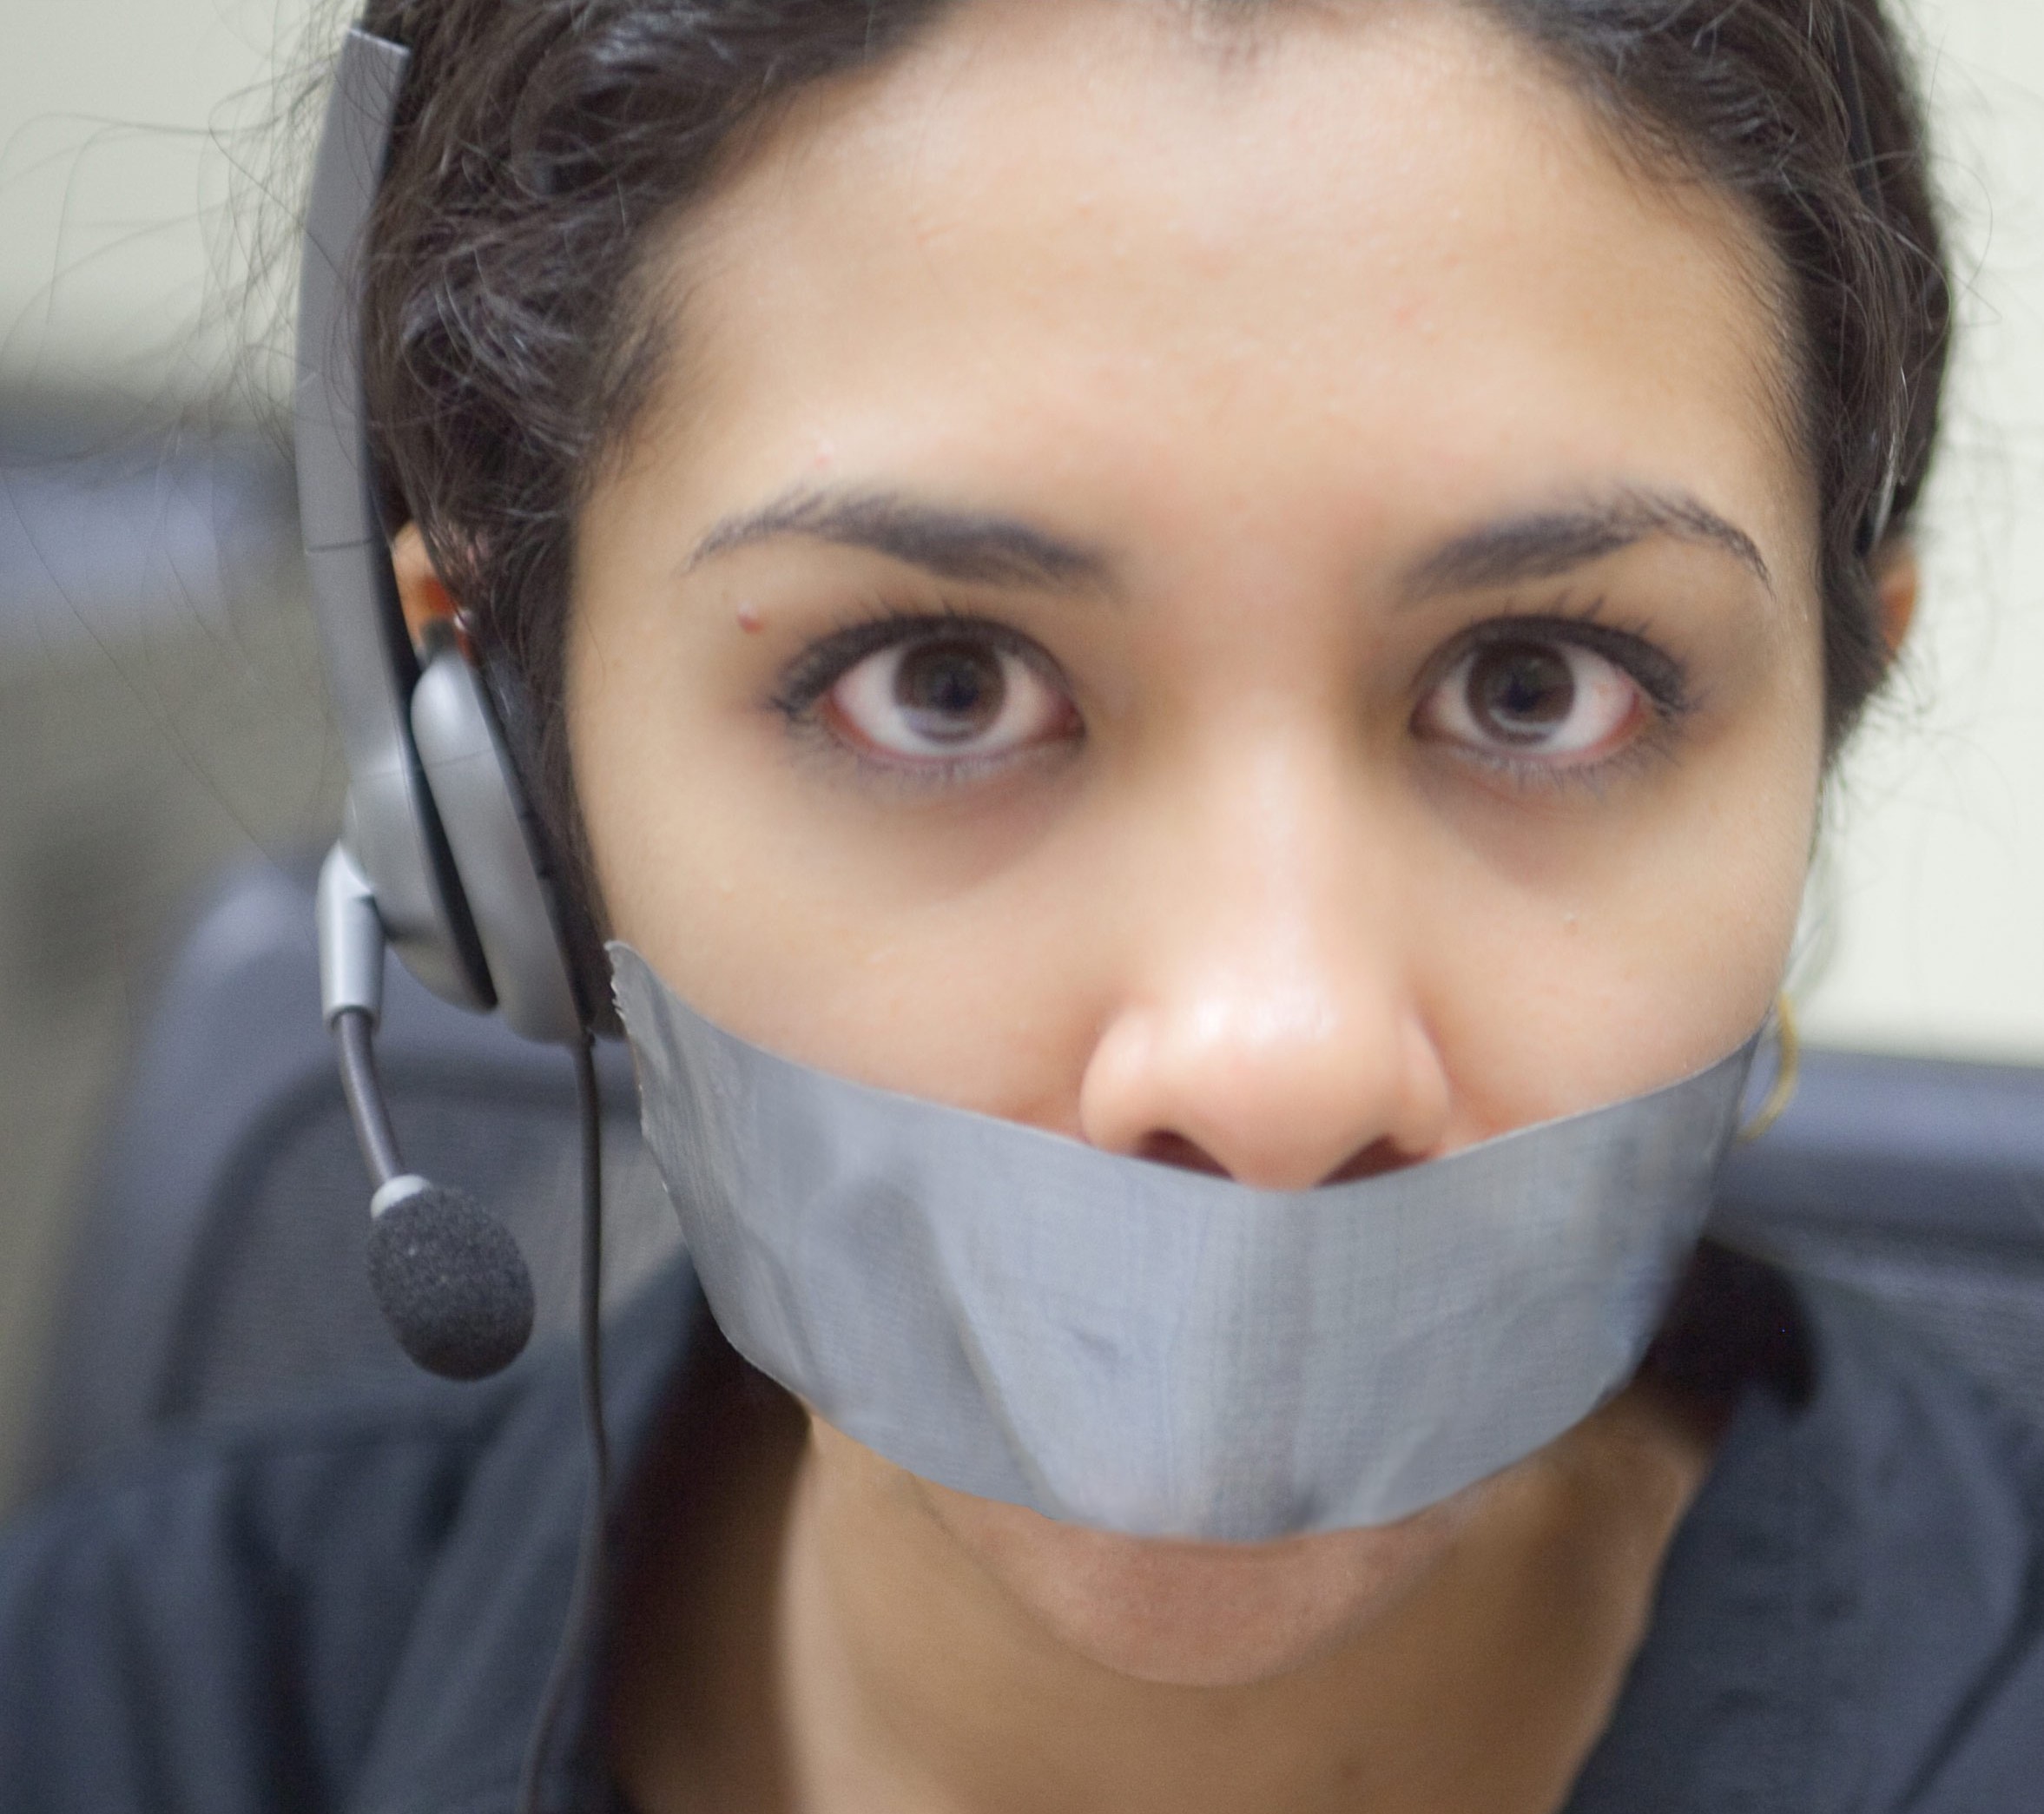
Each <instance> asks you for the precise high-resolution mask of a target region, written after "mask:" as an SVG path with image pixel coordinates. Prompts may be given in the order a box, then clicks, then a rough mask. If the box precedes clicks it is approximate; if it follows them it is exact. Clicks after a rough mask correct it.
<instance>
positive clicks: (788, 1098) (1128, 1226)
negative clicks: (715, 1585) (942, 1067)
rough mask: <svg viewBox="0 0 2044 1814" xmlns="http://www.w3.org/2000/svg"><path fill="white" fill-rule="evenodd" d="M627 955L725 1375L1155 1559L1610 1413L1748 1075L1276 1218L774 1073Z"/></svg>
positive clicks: (1250, 1206) (1540, 1440) (1343, 1187)
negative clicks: (1140, 1543) (1148, 1545)
mask: <svg viewBox="0 0 2044 1814" xmlns="http://www.w3.org/2000/svg"><path fill="white" fill-rule="evenodd" d="M610 950H611V957H612V960H613V962H614V965H615V968H616V993H617V1002H618V1006H619V1008H620V1010H621V1012H622V1013H623V1019H624V1024H625V1027H626V1030H627V1032H628V1033H629V1035H630V1040H631V1044H632V1049H633V1052H634V1054H635V1057H636V1063H637V1066H638V1074H639V1088H640V1097H641V1108H642V1113H643V1119H644V1124H645V1131H646V1136H647V1140H648V1143H649V1145H650V1146H651V1148H652V1151H653V1153H654V1156H655V1158H656V1160H657V1162H658V1164H659V1165H660V1168H661V1171H662V1172H663V1176H664V1177H665V1178H666V1181H667V1185H668V1189H669V1193H670V1194H671V1195H672V1196H673V1197H674V1199H675V1204H676V1209H677V1210H678V1212H679V1214H680V1216H681V1219H682V1230H683V1233H684V1236H685V1237H686V1239H687V1242H688V1244H689V1251H690V1253H691V1255H692V1257H693V1258H694V1260H695V1263H696V1267H697V1269H698V1271H699V1273H700V1276H701V1277H702V1285H703V1289H704V1291H705V1293H706V1294H707V1296H708V1297H709V1303H710V1307H711V1309H712V1310H713V1312H714V1313H715V1316H716V1318H717V1322H718V1323H719V1325H720V1326H721V1327H722V1329H723V1330H724V1333H725V1334H726V1335H727V1336H729V1339H730V1341H731V1342H732V1344H733V1345H734V1346H735V1348H736V1349H738V1350H739V1352H740V1353H742V1355H744V1356H746V1358H747V1359H748V1360H749V1361H751V1362H753V1364H754V1365H755V1366H756V1367H758V1368H759V1369H761V1370H762V1372H764V1373H766V1374H768V1375H770V1376H771V1377H773V1378H774V1379H776V1380H778V1381H779V1382H781V1384H782V1385H783V1386H785V1387H787V1388H788V1390H789V1391H791V1392H793V1393H795V1395H797V1396H798V1397H799V1398H801V1399H802V1400H803V1401H804V1402H806V1403H808V1405H810V1406H811V1407H812V1408H814V1410H815V1411H816V1412H817V1413H818V1415H821V1416H822V1417H823V1418H825V1419H826V1420H827V1422H830V1423H832V1424H834V1425H835V1426H836V1427H837V1428H840V1429H841V1430H843V1431H844V1432H845V1433H846V1434H847V1435H850V1436H853V1437H854V1438H856V1439H857V1440H858V1441H860V1442H862V1443H865V1444H866V1445H867V1447H868V1448H873V1449H875V1450H877V1451H878V1452H879V1453H880V1454H882V1455H884V1456H886V1457H887V1459H888V1460H890V1461H893V1462H895V1463H897V1464H898V1465H899V1466H900V1467H903V1468H907V1469H909V1470H910V1471H911V1472H913V1473H914V1474H920V1475H922V1476H924V1477H925V1478H926V1479H929V1480H933V1481H939V1482H940V1483H942V1484H943V1485H945V1486H948V1487H956V1488H957V1489H959V1491H961V1492H964V1493H969V1494H977V1495H979V1496H981V1497H985V1498H990V1499H997V1500H1006V1501H1011V1502H1012V1503H1014V1504H1017V1505H1022V1506H1028V1507H1033V1508H1034V1509H1036V1510H1037V1511H1039V1512H1042V1513H1044V1514H1047V1515H1048V1516H1050V1517H1052V1518H1058V1519H1064V1520H1071V1521H1074V1522H1077V1523H1080V1524H1085V1525H1090V1526H1093V1527H1098V1528H1102V1529H1106V1530H1113V1531H1119V1532H1123V1533H1125V1534H1130V1535H1136V1536H1159V1537H1162V1536H1170V1537H1184V1538H1197V1539H1206V1540H1230V1541H1261V1540H1269V1539H1273V1538H1277V1537H1282V1536H1287V1535H1291V1534H1298V1533H1302V1532H1309V1531H1320V1530H1329V1529H1340V1528H1346V1527H1355V1526H1361V1525H1374V1524H1384V1523H1388V1522H1390V1521H1392V1520H1396V1519H1399V1518H1401V1517H1404V1516H1405V1515H1407V1514H1409V1513H1412V1512H1414V1511H1417V1510H1419V1509H1421V1507H1426V1506H1429V1505H1433V1504H1434V1503H1437V1502H1438V1501H1441V1500H1444V1499H1447V1497H1449V1496H1450V1495H1452V1494H1454V1493H1457V1492H1459V1491H1460V1489H1461V1488H1463V1487H1467V1486H1469V1485H1471V1484H1473V1483H1474V1482H1475V1481H1479V1480H1481V1479H1483V1478H1484V1477H1486V1476H1487V1475H1488V1474H1493V1473H1495V1472H1497V1471H1498V1470H1499V1469H1500V1468H1505V1467H1507V1466H1508V1465H1510V1464H1511V1463H1512V1462H1513V1461H1518V1460H1520V1458H1521V1457H1523V1456H1525V1455H1527V1454H1531V1453H1532V1452H1533V1450H1535V1449H1537V1448H1540V1447H1541V1446H1542V1445H1543V1444H1545V1443H1546V1442H1547V1441H1551V1440H1552V1439H1553V1437H1555V1436H1557V1435H1559V1434H1560V1433H1561V1432H1562V1431H1564V1430H1566V1429H1567V1428H1569V1427H1570V1426H1571V1425H1573V1424H1574V1423H1576V1422H1578V1421H1579V1420H1580V1419H1581V1418H1583V1417H1584V1416H1586V1415H1588V1414H1589V1413H1590V1412H1591V1411H1592V1410H1593V1409H1595V1408H1596V1407H1597V1406H1598V1405H1599V1404H1600V1403H1601V1402H1604V1400H1605V1399H1606V1398H1607V1397H1608V1396H1610V1395H1611V1394H1612V1393H1613V1392H1614V1391H1616V1390H1617V1389H1619V1387H1620V1386H1621V1385H1623V1384H1624V1383H1625V1381H1626V1380H1627V1379H1628V1378H1630V1376H1631V1375H1632V1372H1633V1370H1634V1369H1636V1368H1637V1367H1638V1363H1639V1360H1640V1358H1641V1356H1642V1355H1643V1354H1644V1353H1645V1348H1646V1344H1647V1342H1649V1341H1650V1340H1651V1338H1652V1334H1653V1331H1654V1329H1655V1326H1656V1324H1657V1323H1658V1320H1659V1318H1660V1316H1661V1314H1662V1312H1663V1309H1664V1308H1665V1304H1666V1303H1667V1300H1668V1297H1669V1295H1670V1293H1671V1290H1672V1289H1673V1287H1674V1284H1675V1283H1676V1281H1677V1279H1678V1276H1679V1274H1680V1272H1681V1270H1682V1268H1683V1266H1684V1264H1685V1261H1686V1259H1687V1257H1688V1255H1689V1253H1690V1251H1691V1248H1692V1247H1693V1246H1694V1244H1695V1242H1696V1240H1697V1237H1698V1233H1699V1232H1700V1230H1701V1229H1702V1227H1703V1224H1704V1218H1705V1216H1706V1214H1707V1212H1708V1210H1709V1206H1710V1201H1711V1182H1712V1179H1713V1177H1715V1174H1716V1172H1717V1170H1718V1164H1719V1162H1720V1160H1721V1159H1722V1158H1723V1157H1724V1151H1725V1148H1726V1146H1727V1145H1728V1144H1729V1143H1730V1140H1731V1135H1732V1131H1733V1128H1734V1123H1735V1119H1736V1117H1737V1113H1738V1105H1739V1097H1740V1092H1741V1088H1742V1086H1743V1085H1744V1080H1745V1075H1746V1070H1747V1066H1748V1065H1749V1064H1750V1063H1751V1058H1752V1052H1753V1046H1752V1045H1751V1043H1749V1044H1748V1045H1747V1046H1744V1048H1742V1049H1741V1050H1740V1051H1738V1052H1735V1053H1733V1054H1732V1055H1731V1057H1729V1058H1726V1059H1723V1060H1721V1061H1720V1062H1719V1063H1718V1064H1716V1065H1712V1066H1711V1067H1710V1068H1709V1069H1708V1070H1705V1071H1703V1072H1698V1074H1697V1075H1696V1076H1694V1077H1691V1078H1689V1079H1686V1080H1685V1081H1683V1082H1680V1083H1677V1084H1674V1085H1670V1086H1668V1087H1667V1088H1665V1089H1662V1090H1658V1091H1655V1092H1652V1093H1651V1094H1648V1095H1645V1096H1641V1097H1638V1098H1632V1100H1629V1101H1625V1102H1621V1103H1618V1104H1615V1105H1612V1106H1610V1107H1608V1108H1601V1109H1597V1110H1593V1111H1590V1112H1589V1113H1586V1114H1581V1115H1576V1116H1573V1117H1570V1118H1567V1119H1565V1120H1560V1121H1553V1122H1548V1123H1546V1124H1543V1125H1540V1126H1536V1127H1529V1128H1526V1129H1522V1130H1520V1131H1517V1132H1514V1133H1511V1134H1507V1135H1505V1136H1503V1137H1502V1138H1498V1139H1494V1140H1491V1141H1487V1142H1485V1143H1484V1144H1480V1145H1477V1146H1473V1147H1469V1148H1467V1149H1465V1150H1464V1151H1460V1152H1457V1153H1454V1154H1452V1155H1451V1156H1449V1157H1448V1158H1442V1159H1438V1160H1434V1161H1432V1162H1430V1163H1428V1164H1421V1165H1414V1166H1411V1167H1408V1168H1407V1169H1405V1170H1403V1171H1395V1172H1391V1173H1388V1174H1385V1175H1383V1176H1381V1177H1372V1178H1366V1179H1362V1180H1360V1181H1357V1182H1355V1183H1351V1184H1332V1185H1327V1186H1323V1187H1322V1188H1320V1189H1317V1190H1312V1191H1294V1192H1278V1191H1258V1190H1252V1189H1249V1188H1247V1187H1245V1186H1243V1185H1240V1184H1234V1183H1231V1182H1230V1181H1229V1180H1227V1179H1224V1178H1217V1177H1208V1176H1204V1175H1202V1174H1199V1173H1196V1172H1190V1171H1182V1170H1178V1169H1176V1168H1173V1167H1170V1166H1164V1165H1158V1164H1150V1163H1148V1162H1145V1161H1143V1160H1139V1159H1132V1158H1123V1157H1119V1156H1117V1155H1114V1154H1111V1153H1106V1152H1102V1151H1098V1150H1096V1149H1094V1148H1091V1147H1089V1146H1086V1145H1085V1144H1081V1143H1078V1142H1077V1141H1072V1140H1068V1139H1065V1138H1060V1137H1058V1136H1057V1135H1053V1134H1048V1133H1045V1132H1042V1131H1038V1130H1036V1129H1032V1128H1028V1127H1024V1126H1020V1125H1016V1124H1013V1123H1011V1122H1006V1121H1000V1120H996V1119H992V1118H988V1117H986V1116H982V1115H976V1114H973V1113H970V1112H967V1111H963V1110H959V1109H953V1108H947V1107H944V1106H942V1105H937V1104H933V1103H928V1102H923V1101H919V1100H915V1099H913V1098H908V1097H904V1096H899V1095H895V1094H893V1093H890V1092H887V1091H883V1090H876V1089H871V1088H868V1087H866V1086H864V1085H859V1084H854V1083H851V1082H848V1081H847V1080H845V1079H841V1078H836V1077H832V1076H829V1075H827V1074H825V1073H824V1072H819V1071H815V1070H813V1069H810V1068H809V1067H808V1066H805V1065H798V1064H794V1063H791V1062H789V1061H788V1060H787V1059H780V1058H776V1057H775V1056H774V1055H773V1054H771V1053H769V1052H763V1051H762V1050H760V1049H759V1048H758V1047H756V1046H751V1045H748V1044H747V1043H746V1042H745V1041H743V1040H742V1039H736V1038H734V1037H733V1036H732V1035H730V1034H729V1033H726V1032H722V1031H721V1030H720V1029H718V1028H716V1027H715V1026H711V1025H710V1024H709V1022H708V1021H706V1020H704V1019H702V1017H701V1016H700V1015H698V1014H696V1013H694V1012H693V1011H692V1010H691V1009H690V1008H689V1006H687V1005H686V1004H685V1003H683V1002H682V1000H681V999H679V998H678V997H676V995H675V994H674V993H673V992H672V991H671V990H669V988H668V987H667V986H666V985H665V984H663V982H662V981H661V980H660V979H659V978H658V977H657V976H656V974H655V973H654V972H653V971H652V969H651V968H650V967H649V966H648V965H647V964H646V963H645V961H644V960H643V959H642V958H640V957H639V956H638V955H637V954H636V953H635V952H633V951H632V950H630V948H629V947H625V946H622V945H613V946H612V947H610Z"/></svg>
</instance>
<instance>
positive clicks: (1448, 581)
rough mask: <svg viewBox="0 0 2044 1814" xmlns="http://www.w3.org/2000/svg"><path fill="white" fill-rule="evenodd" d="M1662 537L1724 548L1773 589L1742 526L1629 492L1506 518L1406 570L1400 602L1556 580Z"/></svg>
mask: <svg viewBox="0 0 2044 1814" xmlns="http://www.w3.org/2000/svg"><path fill="white" fill-rule="evenodd" d="M1664 536H1665V537H1671V538H1674V539H1676V540H1678V541H1684V542H1695V543H1700V544H1703V545H1704V546H1706V547H1715V548H1721V549H1723V550H1724V551H1725V552H1726V553H1728V554H1730V555H1731V556H1732V557H1734V558H1735V559H1737V561H1738V562H1739V563H1740V564H1742V565H1744V566H1745V567H1747V568H1749V569H1751V571H1753V572H1754V573H1755V574H1757V576H1758V577H1759V578H1760V581H1761V584H1764V586H1766V588H1767V589H1768V590H1769V591H1770V592H1771V591H1772V590H1774V576H1773V574H1772V573H1770V571H1768V566H1767V562H1766V560H1765V559H1764V557H1762V555H1761V552H1760V550H1759V548H1758V546H1757V544H1755V543H1754V540H1753V538H1752V537H1751V536H1750V535H1748V534H1747V533H1746V532H1745V531H1744V530H1743V529H1741V528H1739V527H1738V526H1737V524H1734V523H1730V522H1727V521H1726V520H1725V518H1723V517H1721V516H1719V515H1718V512H1717V511H1713V510H1711V508H1709V506H1707V505H1704V504H1703V503H1702V502H1700V501H1699V500H1698V499H1697V498H1691V497H1688V496H1686V495H1684V494H1680V493H1673V492H1664V491H1622V492H1620V493H1619V494H1618V495H1617V496H1615V497H1613V498H1608V499H1606V500H1604V501H1602V502H1599V503H1594V504H1589V505H1581V506H1579V507H1577V508H1575V509H1572V510H1559V511H1534V512H1532V513H1530V514H1528V515H1526V516H1520V517H1509V518H1504V519H1503V520H1502V521H1500V522H1496V523H1487V524H1483V526H1482V527H1481V528H1479V529H1474V530H1472V531H1469V532H1468V533H1467V535H1460V536H1457V537H1456V538H1454V540H1453V541H1451V542H1448V543H1446V544H1443V545H1442V546H1441V547H1440V548H1438V549H1436V550H1434V552H1433V553H1431V554H1429V555H1428V557H1426V558H1425V559H1424V560H1422V561H1421V562H1420V563H1419V564H1417V565H1416V566H1414V567H1413V568H1411V569H1410V570H1409V571H1408V572H1407V574H1406V576H1405V580H1404V584H1403V586H1402V587H1401V591H1402V595H1403V601H1404V603H1406V604H1421V603H1423V602H1425V601H1426V600H1428V599H1429V598H1435V597H1440V596H1441V595H1442V594H1443V593H1447V592H1474V591H1480V590H1484V589H1486V588H1487V587H1492V586H1504V585H1511V584H1519V583H1523V582H1525V581H1526V580H1536V579H1553V578H1556V577H1559V576H1560V575H1561V574H1564V573H1569V572H1573V571H1574V570H1575V569H1576V568H1578V567H1585V566H1587V565H1589V564H1590V563H1591V562H1592V561H1598V560H1602V559H1604V558H1605V557H1606V556H1609V555H1613V554H1617V553H1619V552H1620V551H1622V550H1624V549H1627V548H1631V547H1633V546H1635V545H1637V544H1639V543H1641V542H1646V541H1651V540H1652V539H1654V538H1657V537H1664Z"/></svg>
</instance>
